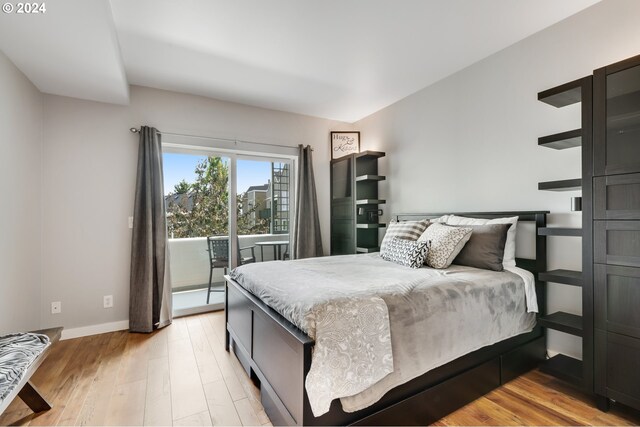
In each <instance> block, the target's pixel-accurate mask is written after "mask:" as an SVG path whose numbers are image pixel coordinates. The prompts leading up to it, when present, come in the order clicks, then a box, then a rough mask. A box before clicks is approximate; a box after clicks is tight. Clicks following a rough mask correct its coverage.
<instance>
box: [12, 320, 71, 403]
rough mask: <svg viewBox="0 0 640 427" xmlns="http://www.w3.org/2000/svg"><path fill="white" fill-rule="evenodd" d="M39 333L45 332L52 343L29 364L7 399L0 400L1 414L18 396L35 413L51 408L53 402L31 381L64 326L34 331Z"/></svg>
mask: <svg viewBox="0 0 640 427" xmlns="http://www.w3.org/2000/svg"><path fill="white" fill-rule="evenodd" d="M33 332H34V333H37V334H43V335H46V336H48V337H49V340H50V341H51V345H49V346H47V348H45V349H44V351H43V352H42V353H40V355H38V357H36V359H35V360H34V361H33V362H32V363H31V365H29V367H28V368H27V371H26V372H25V374H24V376H23V377H22V379H21V380H20V382H19V383H17V384H16V386H15V387H14V388H13V389H12V390H11V391H10V392H9V394H8V395H7V396H6V397H5V399H4V400H3V401H2V402H0V414H2V413H3V412H4V411H5V409H7V407H8V406H9V405H10V404H11V402H12V401H13V400H14V399H15V398H16V396H18V397H20V399H22V401H23V402H24V403H26V404H27V406H28V407H29V408H31V410H32V411H33V412H35V413H38V412H42V411H48V410H49V409H51V404H49V402H47V400H46V399H45V398H44V397H43V396H42V395H41V394H40V392H39V391H38V389H37V388H36V386H34V385H33V384H32V383H31V381H29V380H30V379H31V376H32V375H33V374H34V373H35V372H36V371H37V370H38V368H39V367H40V365H42V362H44V359H46V358H47V356H48V355H49V352H50V351H51V347H53V344H55V343H56V342H58V341H59V340H60V336H61V335H62V328H51V329H43V330H40V331H33Z"/></svg>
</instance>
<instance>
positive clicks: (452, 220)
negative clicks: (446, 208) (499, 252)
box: [447, 215, 518, 267]
mask: <svg viewBox="0 0 640 427" xmlns="http://www.w3.org/2000/svg"><path fill="white" fill-rule="evenodd" d="M447 224H448V225H455V226H459V225H485V224H511V227H509V231H507V242H506V243H505V245H504V257H503V260H502V265H503V266H504V267H515V266H516V231H517V227H518V217H517V216H514V217H510V218H494V219H484V218H467V217H464V216H457V215H449V217H448V218H447Z"/></svg>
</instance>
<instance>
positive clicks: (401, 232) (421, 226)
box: [380, 219, 429, 252]
mask: <svg viewBox="0 0 640 427" xmlns="http://www.w3.org/2000/svg"><path fill="white" fill-rule="evenodd" d="M428 226H429V220H427V219H423V220H420V221H400V222H397V221H391V222H390V223H389V226H388V227H387V232H386V233H385V235H384V238H383V239H382V243H381V244H380V252H383V251H384V250H385V246H386V245H387V244H388V243H389V242H390V241H391V239H393V238H394V237H398V238H400V239H406V240H410V241H416V240H418V238H419V237H420V236H422V233H424V230H426V229H427V227H428Z"/></svg>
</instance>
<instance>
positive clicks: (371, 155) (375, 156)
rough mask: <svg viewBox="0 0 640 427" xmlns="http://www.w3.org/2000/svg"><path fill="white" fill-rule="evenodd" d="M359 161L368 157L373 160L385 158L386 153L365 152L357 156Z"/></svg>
mask: <svg viewBox="0 0 640 427" xmlns="http://www.w3.org/2000/svg"><path fill="white" fill-rule="evenodd" d="M355 157H356V158H357V159H359V158H362V157H367V158H371V159H379V158H380V157H384V153H383V152H382V151H363V152H361V153H358V154H356V155H355Z"/></svg>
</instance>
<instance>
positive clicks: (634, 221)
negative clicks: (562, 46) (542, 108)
mask: <svg viewBox="0 0 640 427" xmlns="http://www.w3.org/2000/svg"><path fill="white" fill-rule="evenodd" d="M593 149H594V156H593V170H594V177H593V229H594V247H593V261H594V289H595V349H596V352H595V392H596V394H598V395H599V396H601V399H600V402H601V404H602V406H603V408H606V406H607V405H608V400H606V399H613V400H616V401H619V402H621V403H624V404H626V405H629V406H632V407H635V408H636V409H640V56H636V57H633V58H630V59H627V60H625V61H622V62H618V63H616V64H612V65H609V66H606V67H604V68H600V69H598V70H596V71H595V72H594V145H593Z"/></svg>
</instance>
